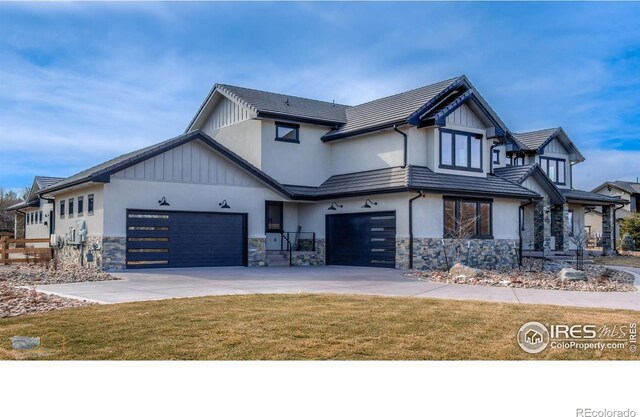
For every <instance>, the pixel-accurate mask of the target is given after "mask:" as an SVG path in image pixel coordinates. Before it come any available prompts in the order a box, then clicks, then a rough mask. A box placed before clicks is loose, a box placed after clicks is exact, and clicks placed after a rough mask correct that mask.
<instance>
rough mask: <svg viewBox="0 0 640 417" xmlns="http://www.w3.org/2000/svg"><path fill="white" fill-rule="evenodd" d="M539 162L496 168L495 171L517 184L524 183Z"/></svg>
mask: <svg viewBox="0 0 640 417" xmlns="http://www.w3.org/2000/svg"><path fill="white" fill-rule="evenodd" d="M536 165H537V164H532V165H512V166H507V167H503V168H496V169H494V170H493V171H494V172H495V174H496V175H499V176H500V177H502V178H504V179H507V180H509V181H513V182H515V183H516V184H522V183H523V182H524V180H526V179H527V177H529V175H531V172H532V171H533V170H534V169H535V167H536Z"/></svg>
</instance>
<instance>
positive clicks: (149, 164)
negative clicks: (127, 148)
mask: <svg viewBox="0 0 640 417" xmlns="http://www.w3.org/2000/svg"><path fill="white" fill-rule="evenodd" d="M113 177H114V178H118V179H129V180H145V181H159V182H176V183H191V184H213V185H235V186H245V187H255V186H258V185H259V184H258V182H257V181H256V180H255V179H254V178H252V177H251V176H250V175H249V174H247V173H246V172H244V171H243V170H242V169H240V168H239V167H237V166H235V165H233V164H232V163H231V162H229V161H227V160H225V159H224V158H223V157H221V156H220V155H217V154H216V153H215V152H214V151H213V150H211V149H210V148H209V147H208V146H207V145H205V144H204V143H202V142H200V141H193V142H188V143H185V144H184V145H181V146H178V147H176V148H173V149H170V150H168V151H166V152H164V153H162V154H160V155H157V156H155V157H153V158H150V159H147V160H146V161H143V162H140V163H138V164H136V165H133V166H131V167H129V168H126V169H124V170H122V171H119V172H117V173H115V174H113Z"/></svg>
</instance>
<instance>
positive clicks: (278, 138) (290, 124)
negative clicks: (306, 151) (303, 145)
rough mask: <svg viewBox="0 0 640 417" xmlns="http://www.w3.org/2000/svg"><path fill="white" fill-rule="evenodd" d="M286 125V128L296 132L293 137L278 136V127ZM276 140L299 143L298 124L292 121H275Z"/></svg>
mask: <svg viewBox="0 0 640 417" xmlns="http://www.w3.org/2000/svg"><path fill="white" fill-rule="evenodd" d="M279 127H286V128H287V129H293V130H295V132H296V138H295V139H287V138H284V137H280V136H278V128H279ZM276 141H278V142H287V143H300V125H298V124H293V123H284V122H276Z"/></svg>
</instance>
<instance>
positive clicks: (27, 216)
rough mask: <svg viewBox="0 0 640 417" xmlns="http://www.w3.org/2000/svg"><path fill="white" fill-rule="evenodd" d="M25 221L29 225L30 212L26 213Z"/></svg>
mask: <svg viewBox="0 0 640 417" xmlns="http://www.w3.org/2000/svg"><path fill="white" fill-rule="evenodd" d="M24 222H25V223H26V224H27V226H28V225H29V213H25V215H24Z"/></svg>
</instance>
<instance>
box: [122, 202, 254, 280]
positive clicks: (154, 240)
mask: <svg viewBox="0 0 640 417" xmlns="http://www.w3.org/2000/svg"><path fill="white" fill-rule="evenodd" d="M246 259H247V215H246V214H236V213H203V212H186V211H149V210H127V268H163V267H164V268H178V267H190V266H246Z"/></svg>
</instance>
